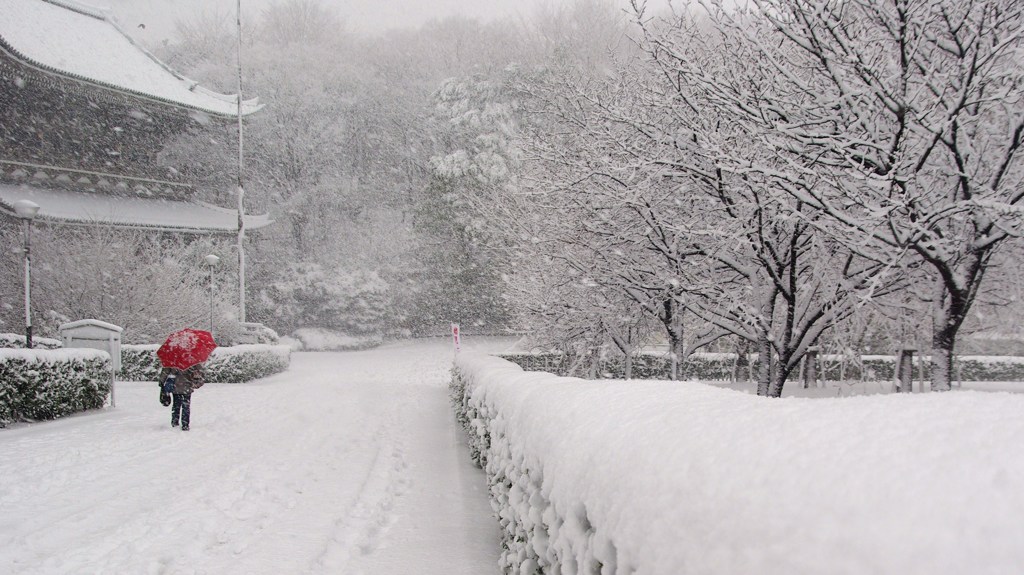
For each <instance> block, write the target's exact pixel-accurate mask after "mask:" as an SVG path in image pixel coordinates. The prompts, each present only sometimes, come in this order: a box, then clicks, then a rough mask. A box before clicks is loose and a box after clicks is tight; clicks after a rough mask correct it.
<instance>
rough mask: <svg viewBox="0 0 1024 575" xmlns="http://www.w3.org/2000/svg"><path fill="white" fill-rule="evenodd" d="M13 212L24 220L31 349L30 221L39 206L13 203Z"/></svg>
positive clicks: (27, 334)
mask: <svg viewBox="0 0 1024 575" xmlns="http://www.w3.org/2000/svg"><path fill="white" fill-rule="evenodd" d="M14 211H15V213H17V214H18V217H19V218H21V219H23V220H25V252H24V253H25V348H26V349H32V257H31V249H32V220H33V219H35V217H36V213H38V212H39V204H37V203H35V202H31V201H29V200H18V201H16V202H14Z"/></svg>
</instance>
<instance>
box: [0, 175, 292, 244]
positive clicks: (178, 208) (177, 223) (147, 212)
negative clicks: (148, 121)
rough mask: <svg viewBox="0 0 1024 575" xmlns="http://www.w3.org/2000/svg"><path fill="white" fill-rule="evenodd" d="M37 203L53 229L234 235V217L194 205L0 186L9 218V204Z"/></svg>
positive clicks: (261, 219)
mask: <svg viewBox="0 0 1024 575" xmlns="http://www.w3.org/2000/svg"><path fill="white" fill-rule="evenodd" d="M18 200H30V201H33V202H35V203H37V204H39V213H38V214H37V215H36V219H37V220H40V221H43V222H50V223H58V224H71V225H74V224H81V225H100V226H114V227H121V228H138V229H147V230H154V231H168V232H178V233H204V234H208V233H217V234H231V233H235V232H237V231H238V212H237V211H235V210H232V209H227V208H220V207H217V206H214V205H211V204H207V203H205V202H198V201H194V200H172V199H163V198H140V197H131V196H127V197H126V196H112V195H105V194H99V193H89V192H79V191H69V190H55V189H50V188H44V187H40V186H34V185H29V184H2V183H0V213H6V214H8V215H14V214H15V211H14V202H17V201H18ZM271 223H273V221H272V220H271V219H270V218H269V217H268V216H266V215H246V216H245V227H246V229H250V230H251V229H258V228H262V227H264V226H268V225H270V224H271Z"/></svg>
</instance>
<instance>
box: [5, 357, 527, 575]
mask: <svg viewBox="0 0 1024 575" xmlns="http://www.w3.org/2000/svg"><path fill="white" fill-rule="evenodd" d="M470 345H472V344H470ZM484 345H490V346H491V347H494V348H495V349H496V350H497V349H500V348H502V347H503V346H507V345H508V343H507V342H493V341H492V342H489V343H485V344H484ZM451 357H452V350H451V347H450V345H449V344H448V342H447V341H443V340H421V341H413V342H403V343H397V344H389V345H387V346H384V347H382V348H379V349H375V350H369V351H362V352H348V353H296V354H293V356H292V367H291V369H289V370H288V371H287V372H286V373H283V374H279V375H276V376H273V377H270V378H266V379H264V380H260V381H257V382H253V383H249V384H243V385H227V384H208V385H206V386H205V387H203V388H202V389H201V390H199V391H197V392H196V393H195V395H194V396H193V404H192V410H193V413H192V430H191V431H189V432H182V431H178V430H177V429H173V428H171V427H170V421H169V412H168V409H167V408H164V407H162V406H161V405H160V403H159V401H158V398H157V395H158V393H157V387H156V385H155V384H153V383H118V405H117V408H116V409H107V410H104V411H100V412H92V413H88V414H83V415H79V416H75V417H71V418H67V419H64V420H60V421H55V422H46V423H38V424H32V425H19V426H15V427H13V428H9V429H6V430H2V431H0V572H2V573H12V574H22V573H25V574H33V573H40V574H51V573H54V574H56V573H168V574H172V573H173V574H179V573H181V574H210V575H213V574H226V573H247V574H261V573H267V574H271V573H274V574H277V573H345V574H359V573H364V574H367V575H369V574H379V575H387V574H396V575H397V574H404V573H417V574H421V575H430V574H438V575H440V574H445V575H458V574H465V575H486V574H487V573H497V572H498V566H497V558H498V554H499V545H500V543H499V534H498V527H497V523H496V521H495V520H494V518H493V517H492V511H491V508H490V505H489V502H488V499H487V488H486V483H485V478H484V475H483V473H482V472H481V471H480V470H478V469H476V468H475V467H473V466H472V464H471V463H470V461H469V456H468V452H467V450H466V448H465V444H464V442H463V438H462V437H461V436H460V434H461V431H459V430H458V428H457V426H456V424H455V422H454V420H453V417H452V412H451V408H450V406H449V404H448V399H447V388H446V385H447V380H448V377H449V370H450V367H451Z"/></svg>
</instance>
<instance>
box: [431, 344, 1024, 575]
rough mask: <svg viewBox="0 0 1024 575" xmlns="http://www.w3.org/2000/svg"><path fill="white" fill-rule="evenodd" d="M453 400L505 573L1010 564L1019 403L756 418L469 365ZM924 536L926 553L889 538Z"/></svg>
mask: <svg viewBox="0 0 1024 575" xmlns="http://www.w3.org/2000/svg"><path fill="white" fill-rule="evenodd" d="M451 395H452V400H453V403H454V407H455V411H456V414H457V418H458V420H459V421H460V423H461V424H462V425H463V427H464V428H465V430H466V431H467V435H468V437H469V442H470V444H471V449H472V451H473V453H474V459H475V460H476V461H478V462H479V463H480V464H481V465H482V467H483V468H484V470H485V472H486V475H487V481H488V484H489V488H490V495H491V498H492V506H493V507H494V509H495V511H496V514H497V518H498V521H499V522H500V524H501V528H502V536H503V551H502V555H501V558H500V562H501V565H502V568H503V570H504V572H505V573H509V574H518V575H540V574H542V573H544V574H547V573H575V574H577V575H625V574H630V573H646V574H650V575H676V574H679V573H702V574H705V575H731V574H735V573H759V574H764V575H782V574H790V573H902V572H908V573H911V572H912V573H929V574H932V575H953V574H959V573H964V572H990V573H1001V572H1007V573H1009V572H1015V571H1016V570H1017V568H1018V567H1019V566H1020V565H1022V564H1024V547H1021V546H1020V544H1019V541H1020V540H1021V538H1022V537H1024V523H1021V521H1020V515H1021V513H1024V496H1022V495H1021V492H1020V490H1019V489H1016V488H1015V486H1018V485H1021V484H1024V444H1022V443H1021V442H1020V436H1021V435H1022V434H1024V419H1021V417H1020V413H1021V412H1022V410H1024V396H1019V395H1015V394H983V393H978V392H952V393H944V394H937V393H934V394H918V395H899V394H895V395H876V396H870V397H857V398H843V399H816V400H807V399H771V398H764V397H757V396H754V395H750V394H744V393H737V392H733V391H729V390H723V389H718V388H715V387H713V386H709V385H703V384H700V383H694V382H659V381H629V382H626V381H621V380H618V381H616V380H606V381H586V380H581V379H575V378H561V377H556V376H553V375H550V374H546V373H527V372H523V371H522V369H521V368H519V367H518V366H516V365H514V364H511V363H509V362H506V361H503V360H500V359H498V358H493V357H485V356H479V355H474V354H470V353H462V354H460V355H459V356H458V357H457V359H456V363H455V369H454V372H453V381H452V385H451ZM935 421H941V422H943V424H942V425H940V426H935V425H933V423H934V422H935ZM766 430H769V432H766ZM880 430H883V431H884V432H880ZM919 477H935V478H941V481H936V482H922V481H918V480H916V479H915V478H919ZM951 493H953V494H960V495H959V496H950V494H951ZM965 494H966V495H965ZM921 525H927V526H928V537H919V538H907V537H904V536H903V535H904V534H905V533H906V530H907V529H911V530H912V529H913V528H914V526H921ZM936 540H939V541H947V542H950V543H949V544H948V545H939V546H936V545H935V544H934V541H936Z"/></svg>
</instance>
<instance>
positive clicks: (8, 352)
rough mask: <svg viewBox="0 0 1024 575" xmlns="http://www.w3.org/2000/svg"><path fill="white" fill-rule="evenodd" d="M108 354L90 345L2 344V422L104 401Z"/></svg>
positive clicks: (51, 414) (46, 416)
mask: <svg viewBox="0 0 1024 575" xmlns="http://www.w3.org/2000/svg"><path fill="white" fill-rule="evenodd" d="M108 393H110V355H109V354H108V353H107V352H105V351H99V350H92V349H74V350H35V349H31V350H29V349H25V350H20V349H17V350H16V349H0V427H2V426H4V425H7V424H8V423H10V422H12V421H16V420H18V419H55V418H58V417H63V416H65V415H70V414H72V413H75V412H78V411H83V410H86V409H96V408H99V407H102V406H103V402H104V401H106V398H107V394H108Z"/></svg>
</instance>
